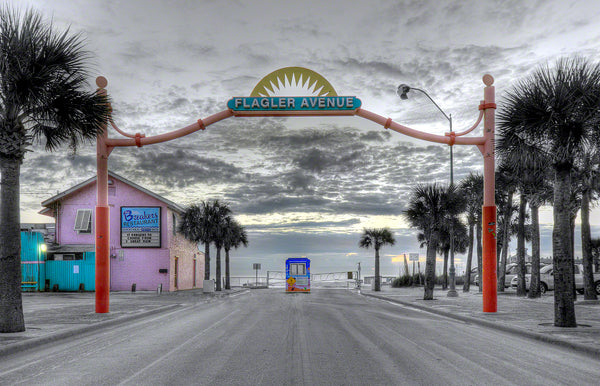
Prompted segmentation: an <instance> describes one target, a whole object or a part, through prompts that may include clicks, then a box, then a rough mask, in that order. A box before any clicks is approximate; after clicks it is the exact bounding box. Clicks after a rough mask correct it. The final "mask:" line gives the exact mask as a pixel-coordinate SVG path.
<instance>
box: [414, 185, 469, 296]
mask: <svg viewBox="0 0 600 386" xmlns="http://www.w3.org/2000/svg"><path fill="white" fill-rule="evenodd" d="M465 205H466V203H465V201H464V200H463V199H462V198H460V197H459V195H458V194H456V188H455V186H454V185H452V186H450V187H447V186H444V185H440V184H435V183H434V184H429V185H423V184H419V185H417V186H416V187H415V188H413V190H412V192H411V197H410V200H409V203H408V208H407V209H406V210H405V211H404V216H405V217H406V219H407V220H408V222H409V223H410V224H411V226H413V227H415V228H417V229H419V230H421V231H422V232H423V235H424V236H425V239H426V243H427V260H426V263H425V289H424V296H423V299H424V300H433V288H434V286H435V258H436V251H437V250H438V246H439V243H440V238H441V232H442V231H443V229H444V226H445V225H446V224H448V222H449V221H450V219H452V218H454V217H456V216H457V215H458V214H459V213H461V212H463V208H464V207H465Z"/></svg>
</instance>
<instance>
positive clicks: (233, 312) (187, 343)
mask: <svg viewBox="0 0 600 386" xmlns="http://www.w3.org/2000/svg"><path fill="white" fill-rule="evenodd" d="M237 312H238V310H233V311H232V312H230V313H229V314H227V315H225V317H223V318H221V319H219V320H217V321H216V322H214V323H213V324H211V325H210V326H208V327H207V328H205V329H204V330H202V331H200V332H199V333H198V334H196V335H194V336H193V337H191V338H190V339H188V340H187V342H185V343H182V344H180V345H179V346H177V347H175V348H174V349H172V350H171V351H168V352H167V353H166V354H163V355H161V356H160V357H159V358H158V359H156V360H154V361H153V362H152V363H150V364H149V365H148V366H146V367H144V368H143V369H141V370H139V371H137V372H136V373H135V374H133V375H131V376H129V377H128V378H126V379H125V380H123V381H121V382H119V385H123V384H125V383H127V382H129V381H131V380H132V379H133V378H135V377H137V376H138V375H140V374H141V373H143V372H145V371H146V370H148V369H149V368H151V367H153V366H155V365H156V364H158V363H159V362H162V361H163V360H164V359H165V358H167V357H168V356H170V355H172V354H173V353H175V352H177V351H179V350H181V349H182V348H183V347H186V346H187V345H189V344H190V343H191V342H193V341H195V340H196V338H198V337H200V336H202V335H204V334H205V333H206V332H207V331H209V330H210V329H212V328H213V327H216V326H217V325H219V324H220V323H222V322H223V321H224V320H227V319H228V318H229V317H230V316H231V315H233V314H235V313H237Z"/></svg>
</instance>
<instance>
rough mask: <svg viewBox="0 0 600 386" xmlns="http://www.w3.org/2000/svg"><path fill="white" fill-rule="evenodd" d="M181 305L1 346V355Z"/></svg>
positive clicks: (115, 324) (177, 306)
mask: <svg viewBox="0 0 600 386" xmlns="http://www.w3.org/2000/svg"><path fill="white" fill-rule="evenodd" d="M181 307H182V305H181V304H172V305H167V306H163V307H158V308H155V309H154V310H150V311H145V312H142V313H139V314H131V315H126V316H123V317H118V318H115V319H112V320H107V321H105V322H98V323H92V324H89V325H86V326H82V327H78V328H74V329H71V330H69V329H67V330H65V331H61V332H58V333H56V334H49V335H46V336H42V337H39V338H31V339H27V340H26V341H24V342H18V343H13V344H10V345H7V346H5V347H0V356H4V355H12V354H15V353H18V352H22V351H26V350H29V349H31V348H34V347H38V346H40V345H45V344H48V343H52V342H57V341H60V340H63V339H66V338H70V337H72V336H75V335H81V334H85V333H88V332H91V331H100V330H103V329H106V328H108V327H114V326H118V325H120V324H124V323H127V322H129V321H131V320H133V319H143V318H146V317H148V316H152V315H156V314H160V313H164V312H167V311H171V310H174V309H176V308H181Z"/></svg>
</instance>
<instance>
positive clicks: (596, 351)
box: [358, 291, 600, 359]
mask: <svg viewBox="0 0 600 386" xmlns="http://www.w3.org/2000/svg"><path fill="white" fill-rule="evenodd" d="M358 293H359V294H360V295H362V296H368V297H371V298H375V299H379V300H385V301H388V302H391V303H397V304H401V305H403V306H407V307H412V308H416V309H418V310H421V311H425V312H429V313H432V314H437V315H440V316H445V317H447V318H451V319H456V320H460V321H461V322H467V323H472V324H476V325H480V326H484V327H487V328H492V329H495V330H500V331H504V332H508V333H510V334H515V335H520V336H523V337H526V338H529V339H533V340H537V341H541V342H546V343H552V344H556V345H559V346H562V347H566V348H570V349H573V350H577V351H579V352H581V353H584V354H587V355H589V356H592V357H593V358H595V359H597V358H598V357H599V356H600V348H595V347H590V346H586V345H584V344H581V343H575V342H570V341H568V340H566V339H561V338H557V337H554V336H549V335H544V334H540V333H537V332H532V331H527V330H523V329H521V328H517V327H512V326H507V325H504V324H500V323H497V322H490V321H488V320H481V319H477V318H473V317H470V316H464V315H456V314H452V313H450V312H446V311H441V310H438V309H435V308H431V307H427V306H422V305H420V304H415V303H410V302H405V301H402V300H397V299H391V298H388V297H385V296H378V295H372V294H367V293H362V291H359V292H358Z"/></svg>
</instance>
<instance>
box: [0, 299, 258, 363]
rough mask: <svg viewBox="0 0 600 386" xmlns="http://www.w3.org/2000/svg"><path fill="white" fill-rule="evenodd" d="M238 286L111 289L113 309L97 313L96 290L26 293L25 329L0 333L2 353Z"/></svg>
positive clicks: (104, 325)
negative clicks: (210, 289)
mask: <svg viewBox="0 0 600 386" xmlns="http://www.w3.org/2000/svg"><path fill="white" fill-rule="evenodd" d="M246 290H247V289H245V288H235V289H232V290H224V291H221V292H213V293H206V294H205V293H203V292H202V289H196V290H187V291H178V292H163V293H161V294H157V293H156V292H155V291H140V292H111V293H110V312H108V313H105V314H97V313H96V312H95V293H94V292H82V293H78V292H57V293H54V292H24V293H23V294H22V295H23V314H24V317H25V328H26V330H25V331H24V332H17V333H7V334H0V356H2V355H6V354H11V353H15V352H19V351H23V350H27V349H29V348H33V347H36V346H38V345H42V344H45V343H49V342H52V341H56V340H59V339H64V338H67V337H69V336H73V335H76V334H82V333H85V332H89V331H92V330H95V329H99V328H106V327H109V326H114V325H117V324H121V323H125V322H127V321H129V320H132V319H138V318H141V317H145V316H149V315H153V314H157V313H161V312H168V311H169V310H174V309H177V308H180V307H185V306H188V305H192V304H198V303H210V302H212V301H215V300H216V299H218V298H220V297H223V296H229V295H230V294H232V293H235V292H240V291H246Z"/></svg>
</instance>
